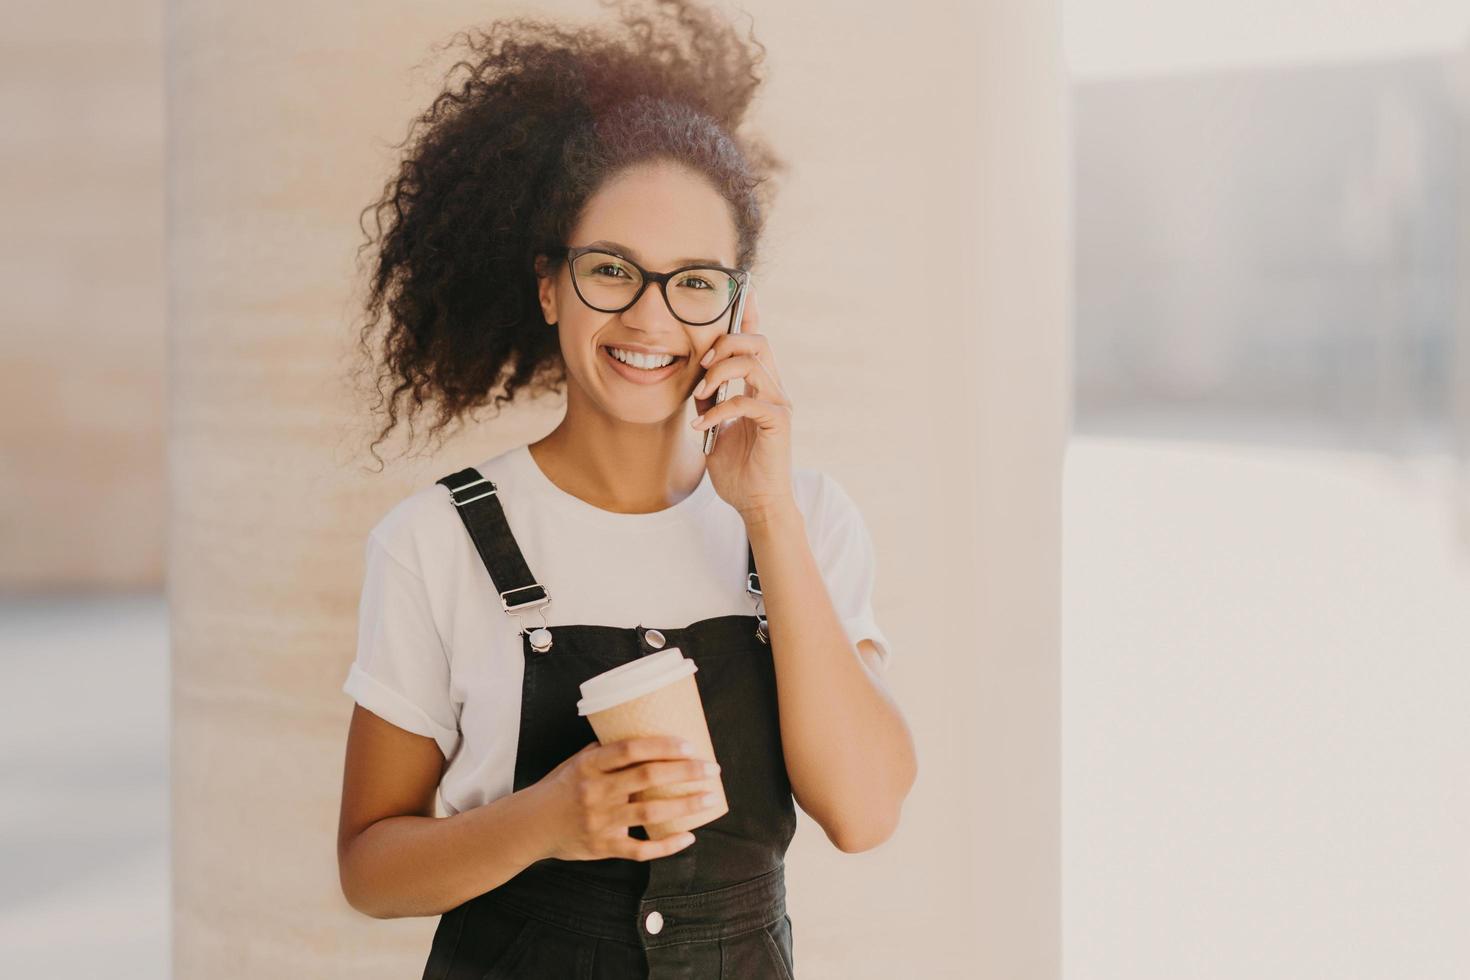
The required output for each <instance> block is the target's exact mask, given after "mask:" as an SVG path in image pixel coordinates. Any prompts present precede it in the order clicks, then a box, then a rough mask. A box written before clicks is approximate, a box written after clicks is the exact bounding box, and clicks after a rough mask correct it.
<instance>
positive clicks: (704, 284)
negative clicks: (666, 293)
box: [679, 273, 715, 289]
mask: <svg viewBox="0 0 1470 980" xmlns="http://www.w3.org/2000/svg"><path fill="white" fill-rule="evenodd" d="M696 283H697V284H698V286H697V288H698V289H714V288H715V287H714V284H713V283H711V282H710V281H709V280H707V279H703V278H701V277H700V276H697V275H694V274H693V273H691V274H689V275H687V276H684V277H682V278H681V279H680V280H679V285H681V286H688V285H691V284H696Z"/></svg>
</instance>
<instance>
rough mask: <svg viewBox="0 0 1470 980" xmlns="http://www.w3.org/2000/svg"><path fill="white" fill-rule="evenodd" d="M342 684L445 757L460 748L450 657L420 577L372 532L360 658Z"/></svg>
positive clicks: (362, 608)
mask: <svg viewBox="0 0 1470 980" xmlns="http://www.w3.org/2000/svg"><path fill="white" fill-rule="evenodd" d="M342 690H343V691H345V692H346V693H347V694H349V695H351V696H352V698H353V700H355V701H356V702H357V703H358V704H360V705H362V706H363V707H364V708H366V709H367V710H369V711H371V712H372V713H373V714H375V715H377V716H378V717H379V718H382V719H383V720H384V721H387V722H389V723H391V724H393V725H396V726H398V727H399V728H402V729H403V730H404V731H409V732H413V733H414V734H416V735H423V736H426V737H428V738H432V739H434V741H435V742H437V743H438V745H439V750H440V751H441V752H443V753H444V758H445V759H448V758H450V757H451V756H453V755H454V752H455V750H456V749H457V748H458V747H459V740H460V732H459V722H458V716H457V713H456V712H455V709H454V705H453V702H452V700H451V697H450V678H449V656H448V653H447V652H446V650H445V645H444V642H443V639H442V638H441V637H440V635H439V630H438V628H437V627H436V626H435V624H434V618H433V615H432V612H431V609H430V605H429V597H428V593H427V590H426V589H425V586H424V580H423V578H422V576H421V575H420V574H419V573H418V572H417V570H415V569H414V568H412V567H411V566H410V565H409V564H407V563H405V562H404V561H403V560H400V559H399V558H397V557H395V556H394V555H393V554H391V553H390V552H389V551H388V549H387V548H386V547H385V546H384V544H383V542H382V541H380V540H379V538H378V536H377V534H369V535H368V541H367V547H366V563H365V569H364V573H363V583H362V596H361V599H360V601H359V605H358V624H357V656H356V659H355V660H353V662H352V666H351V668H350V669H349V671H348V674H347V681H346V683H344V684H343V685H342Z"/></svg>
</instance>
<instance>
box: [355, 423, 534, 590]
mask: <svg viewBox="0 0 1470 980" xmlns="http://www.w3.org/2000/svg"><path fill="white" fill-rule="evenodd" d="M515 451H516V450H515V449H511V450H507V451H506V452H503V453H501V454H499V455H497V456H493V457H491V458H490V459H488V460H484V461H482V462H479V463H472V464H469V465H471V466H473V467H474V468H475V469H476V470H478V471H479V473H480V475H481V476H482V477H484V478H486V479H488V480H491V481H493V482H495V483H496V484H500V483H503V482H505V480H507V479H508V478H510V477H511V472H510V470H511V467H510V454H511V453H513V452H515ZM464 468H465V467H454V468H451V467H450V466H443V467H440V470H441V471H442V472H440V473H439V474H438V476H436V477H435V478H434V479H433V480H431V481H429V482H428V483H426V484H425V485H424V486H421V487H419V488H418V489H417V490H415V491H414V492H413V493H411V494H409V495H408V496H407V497H404V498H403V499H401V500H399V501H398V502H397V503H395V504H393V506H392V507H390V508H389V509H388V510H387V512H386V513H384V514H383V515H382V516H381V517H380V518H379V519H378V522H377V523H376V524H374V525H373V527H372V530H371V531H369V532H368V543H369V546H370V547H371V546H373V545H376V546H378V547H381V548H382V549H384V550H385V551H387V552H388V554H389V555H391V556H392V557H393V558H396V559H397V560H398V561H399V562H400V563H401V564H403V565H406V566H408V567H409V568H410V569H413V570H415V571H420V570H422V569H424V568H427V567H432V566H433V564H434V563H435V562H436V561H437V560H438V559H440V558H441V557H442V556H443V555H445V554H446V553H447V550H448V549H451V548H453V547H455V546H456V545H457V544H458V543H459V539H460V537H462V536H463V535H464V524H463V522H462V521H461V520H460V516H459V510H458V509H457V508H456V507H455V506H454V501H453V499H452V498H451V496H450V492H449V488H448V487H447V486H445V485H444V484H442V483H439V482H438V481H439V480H440V479H442V478H443V477H446V476H449V475H451V474H453V473H457V472H459V471H460V470H461V469H464Z"/></svg>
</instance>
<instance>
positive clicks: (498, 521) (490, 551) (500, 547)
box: [434, 466, 551, 613]
mask: <svg viewBox="0 0 1470 980" xmlns="http://www.w3.org/2000/svg"><path fill="white" fill-rule="evenodd" d="M434 482H436V483H442V484H443V485H444V486H445V487H447V488H448V489H449V498H450V500H452V501H453V502H454V506H455V509H456V510H458V511H459V517H460V520H462V521H464V526H465V528H466V529H468V531H469V532H470V538H471V539H472V540H473V541H474V542H475V550H476V551H478V552H479V553H480V560H481V561H483V562H484V563H485V570H486V571H487V572H489V573H490V581H491V582H492V583H494V585H495V589H496V591H497V592H499V593H500V604H501V606H503V607H504V608H505V611H506V612H508V613H514V612H518V611H521V610H525V609H535V608H537V607H538V606H544V605H546V604H547V603H548V602H550V601H551V593H550V592H548V591H547V590H546V586H544V585H541V584H539V583H538V582H537V581H536V577H535V576H534V575H532V574H531V569H530V567H529V566H527V565H526V559H525V556H523V555H522V554H521V549H520V546H519V545H518V544H516V539H515V535H513V534H511V531H510V524H509V522H507V521H506V519H505V508H504V507H502V506H501V505H500V497H499V491H498V490H497V489H496V487H495V484H494V483H492V482H491V481H489V480H487V479H485V478H484V477H483V476H481V475H480V471H479V470H477V469H475V468H474V467H473V466H467V467H465V468H464V469H462V470H460V471H459V472H458V473H451V474H449V475H448V476H446V477H444V478H443V479H440V480H436V481H434Z"/></svg>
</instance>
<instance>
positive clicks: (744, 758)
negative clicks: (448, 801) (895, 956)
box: [424, 467, 796, 980]
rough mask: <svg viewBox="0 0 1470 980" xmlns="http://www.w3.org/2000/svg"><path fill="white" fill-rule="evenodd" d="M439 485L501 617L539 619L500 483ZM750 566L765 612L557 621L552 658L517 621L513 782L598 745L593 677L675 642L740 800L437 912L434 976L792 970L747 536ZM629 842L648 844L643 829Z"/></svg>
mask: <svg viewBox="0 0 1470 980" xmlns="http://www.w3.org/2000/svg"><path fill="white" fill-rule="evenodd" d="M438 482H439V483H442V484H443V485H444V486H445V487H447V488H448V489H449V491H450V497H451V499H452V500H453V501H454V502H455V504H456V507H457V512H458V514H459V516H460V518H461V519H462V520H463V522H464V524H465V527H466V529H467V530H468V532H469V534H470V536H471V538H473V539H474V543H475V547H476V550H477V551H478V553H479V555H480V558H481V559H482V561H483V562H484V564H485V567H486V570H487V571H489V573H490V578H491V581H492V582H493V583H494V587H495V589H496V590H497V592H499V601H501V602H502V603H503V604H504V606H505V611H506V613H507V614H508V615H510V616H512V617H514V618H515V619H516V621H517V623H520V615H521V614H523V613H524V612H526V611H528V610H530V609H536V610H538V611H540V613H541V616H542V618H543V622H542V624H541V625H542V626H543V628H544V627H545V616H546V608H545V607H546V605H547V604H548V603H549V602H550V593H549V592H548V591H547V589H546V588H545V586H543V585H541V584H539V583H537V582H536V580H535V578H534V576H532V574H531V570H530V568H529V567H528V566H527V564H526V561H525V558H524V556H523V554H522V552H521V550H520V547H519V545H518V544H517V543H516V540H515V537H514V536H513V535H512V534H511V531H510V526H509V523H508V522H507V520H506V518H505V513H504V510H503V509H502V507H501V503H500V494H499V491H498V489H497V488H495V487H494V485H493V484H491V491H490V492H489V493H484V492H483V490H484V485H485V484H486V483H488V482H489V481H487V480H484V478H483V477H481V476H480V474H479V473H478V472H477V471H476V470H475V469H474V468H472V467H471V468H467V469H464V470H460V471H459V472H457V473H453V474H450V475H449V476H446V477H444V478H443V479H441V480H439V481H438ZM459 489H463V490H464V492H463V493H462V494H461V493H460V492H459ZM746 564H747V568H748V571H747V573H746V592H747V594H748V595H749V596H750V597H751V599H752V600H755V601H756V605H757V613H756V614H754V615H738V614H735V615H724V616H713V617H710V618H707V619H701V620H697V621H695V622H693V623H690V624H688V625H687V626H682V627H677V628H675V627H667V626H666V627H661V628H659V629H645V628H644V627H643V626H642V625H641V624H640V625H639V626H636V627H620V626H608V625H601V624H565V625H562V624H557V625H554V626H552V627H550V628H549V632H554V633H555V643H554V645H552V646H551V647H550V648H549V649H547V650H545V651H544V652H538V647H539V645H540V644H539V643H536V642H533V640H532V634H531V633H530V632H528V631H527V629H526V628H525V626H524V625H522V628H521V630H520V635H521V638H522V657H523V660H524V664H525V673H524V675H523V681H522V685H521V713H520V723H519V729H518V732H517V742H516V749H515V776H514V780H513V785H512V792H516V791H519V790H522V789H525V788H526V787H528V786H531V785H532V784H534V783H536V782H537V781H539V780H540V779H542V778H543V777H545V776H546V774H547V773H549V772H551V771H552V770H553V769H555V768H556V767H557V766H559V765H560V764H561V763H562V762H564V761H566V759H568V758H569V757H571V756H572V755H575V754H576V753H577V752H578V751H580V750H581V749H582V748H583V747H584V746H586V745H587V744H588V743H589V742H595V741H597V736H596V733H595V732H594V731H593V729H592V726H591V724H590V723H589V722H588V721H587V719H586V718H585V717H584V716H582V715H579V714H578V713H577V700H578V698H580V697H581V690H580V685H581V683H582V682H583V681H585V680H587V679H588V678H589V677H592V676H594V675H595V674H599V673H602V672H603V671H605V670H611V669H612V668H614V667H617V666H620V665H622V664H625V663H628V662H629V661H631V660H634V659H636V658H638V657H642V656H647V655H648V654H649V653H650V652H651V651H653V650H658V649H662V648H664V647H665V646H671V647H678V649H679V650H680V651H682V652H683V654H684V656H686V657H689V658H690V659H692V660H693V661H694V662H695V666H696V667H697V670H696V671H695V673H694V679H695V683H696V684H697V685H698V688H699V696H700V701H701V703H702V704H703V706H704V712H705V720H706V721H707V722H708V724H709V731H710V742H711V744H712V746H713V748H714V755H715V761H717V762H718V763H719V764H720V780H721V782H722V783H723V785H724V789H725V796H726V799H727V800H728V802H729V805H730V809H729V811H728V812H727V813H725V814H723V815H721V816H720V817H719V818H718V819H716V820H714V821H711V822H710V823H707V824H705V825H703V826H701V827H696V828H695V829H694V831H693V833H694V837H695V842H694V843H693V844H691V845H689V846H687V847H685V848H682V849H681V850H678V851H675V852H674V853H673V854H670V855H667V856H665V857H661V858H655V859H652V860H648V861H636V860H632V859H628V858H602V859H599V860H592V861H567V860H561V859H557V858H544V859H542V860H540V861H536V862H535V863H533V864H531V865H530V866H528V867H527V868H525V869H524V870H523V871H522V872H521V873H519V874H517V875H515V876H514V877H512V878H511V879H510V880H509V881H506V882H505V883H504V884H502V885H500V886H498V887H496V888H493V889H491V890H490V891H487V892H485V893H484V894H482V895H478V896H476V897H475V898H472V899H470V900H469V901H467V902H465V903H464V904H462V905H460V906H457V907H456V908H454V909H451V910H450V911H448V912H446V913H444V915H443V916H441V917H440V920H439V926H438V929H437V930H436V931H435V933H434V942H433V946H432V947H431V949H430V951H429V958H428V962H427V963H426V964H425V967H424V980H495V978H500V977H516V978H521V980H633V978H638V980H643V978H650V980H735V978H738V980H793V978H794V964H793V960H792V938H791V920H790V917H789V916H788V915H787V914H786V879H785V861H784V858H785V854H786V849H787V847H788V845H789V844H790V843H791V839H792V836H793V835H794V834H795V831H796V813H795V807H794V802H793V800H792V796H791V782H790V780H789V778H788V775H787V772H786V766H785V762H784V758H785V757H784V755H783V754H782V751H781V728H780V719H779V714H778V711H777V698H776V675H775V663H774V661H773V660H772V656H771V650H770V647H769V645H768V635H767V634H766V632H765V630H764V629H763V628H762V627H764V624H765V617H764V616H763V615H761V613H762V612H763V609H761V607H760V602H759V598H760V592H759V589H760V579H759V576H757V575H756V574H755V553H754V551H752V550H751V548H750V544H749V542H748V541H747V542H746ZM487 601H495V597H494V596H491V597H489V598H488V599H487ZM629 836H631V837H633V838H635V839H637V840H647V839H648V835H647V833H646V832H645V830H644V828H643V827H639V826H635V827H632V828H630V830H629ZM640 927H641V928H640Z"/></svg>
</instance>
